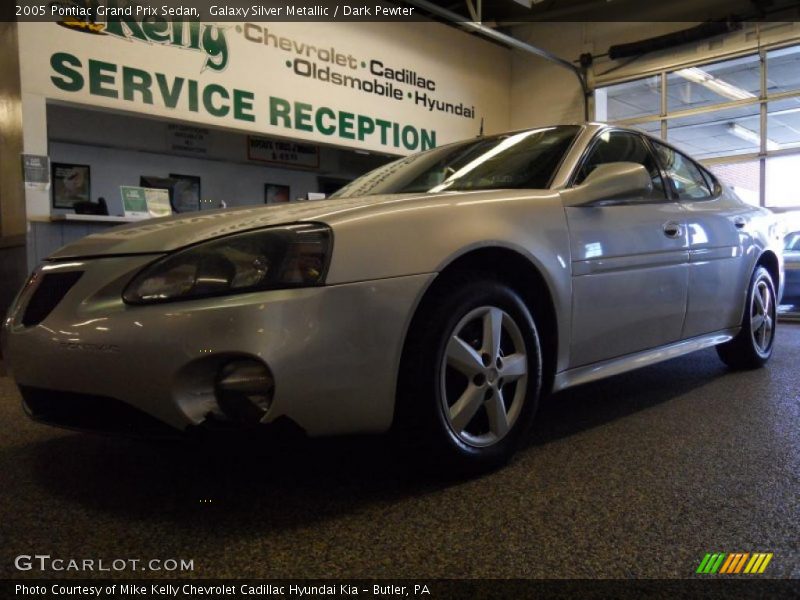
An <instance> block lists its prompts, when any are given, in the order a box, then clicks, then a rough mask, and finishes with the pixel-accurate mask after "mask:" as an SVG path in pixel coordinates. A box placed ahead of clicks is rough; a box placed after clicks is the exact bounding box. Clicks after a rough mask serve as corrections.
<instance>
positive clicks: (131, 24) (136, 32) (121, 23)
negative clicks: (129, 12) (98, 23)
mask: <svg viewBox="0 0 800 600" xmlns="http://www.w3.org/2000/svg"><path fill="white" fill-rule="evenodd" d="M126 29H127V31H129V32H130V34H128V33H126ZM103 31H104V32H105V33H107V34H109V35H115V36H117V37H121V38H127V37H128V35H131V36H133V37H135V38H136V39H137V40H141V41H143V42H146V41H147V36H146V35H145V34H144V31H142V28H141V26H140V25H139V23H138V22H137V21H136V19H133V18H131V19H130V20H128V19H121V18H119V17H116V18H115V17H109V18H108V22H107V23H106V28H105V29H104V30H103Z"/></svg>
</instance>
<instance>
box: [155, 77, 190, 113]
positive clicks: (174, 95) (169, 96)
mask: <svg viewBox="0 0 800 600" xmlns="http://www.w3.org/2000/svg"><path fill="white" fill-rule="evenodd" d="M183 82H184V79H183V77H176V78H175V80H174V81H173V83H172V88H170V87H169V83H168V82H167V77H166V76H165V75H163V74H161V73H156V83H158V90H159V92H161V97H162V98H163V99H164V106H166V107H167V108H175V107H176V106H178V99H179V98H180V97H181V90H183Z"/></svg>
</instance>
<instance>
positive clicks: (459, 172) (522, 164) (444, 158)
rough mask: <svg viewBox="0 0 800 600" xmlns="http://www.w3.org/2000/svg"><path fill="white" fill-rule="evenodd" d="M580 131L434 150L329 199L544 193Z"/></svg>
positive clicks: (550, 130) (565, 128)
mask: <svg viewBox="0 0 800 600" xmlns="http://www.w3.org/2000/svg"><path fill="white" fill-rule="evenodd" d="M579 130H580V127H579V126H577V125H562V126H558V127H547V128H542V129H533V130H530V131H522V132H519V133H509V134H503V135H496V136H491V137H481V138H477V139H474V140H469V141H467V142H459V143H456V144H449V145H447V146H442V147H441V148H434V149H433V150H428V151H426V152H421V153H419V154H413V155H411V156H407V157H405V158H401V159H399V160H396V161H394V162H391V163H389V164H387V165H384V166H382V167H379V168H378V169H375V170H374V171H370V172H369V173H367V174H366V175H363V176H362V177H359V178H358V179H356V180H355V181H353V182H351V183H350V184H348V185H346V186H345V187H343V188H342V189H341V190H339V191H338V192H337V193H336V194H334V195H333V196H331V197H332V198H352V197H355V196H373V195H376V194H412V193H413V194H419V193H429V194H435V193H438V192H454V191H468V190H491V189H503V188H505V189H508V188H527V189H545V188H547V187H548V186H549V184H550V180H551V179H552V178H553V174H554V173H555V170H556V169H557V168H558V165H559V164H560V163H561V159H562V158H563V156H564V154H565V153H566V152H567V150H568V149H569V147H570V145H571V144H572V141H573V140H574V139H575V136H576V135H577V134H578V131H579Z"/></svg>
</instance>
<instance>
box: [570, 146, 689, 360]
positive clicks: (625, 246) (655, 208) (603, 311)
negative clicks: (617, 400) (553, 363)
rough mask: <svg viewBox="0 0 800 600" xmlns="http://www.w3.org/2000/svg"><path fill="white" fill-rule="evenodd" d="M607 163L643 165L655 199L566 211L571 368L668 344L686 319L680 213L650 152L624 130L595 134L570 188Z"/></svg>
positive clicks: (685, 251)
mask: <svg viewBox="0 0 800 600" xmlns="http://www.w3.org/2000/svg"><path fill="white" fill-rule="evenodd" d="M609 162H635V163H638V164H641V165H644V167H645V168H646V169H647V170H648V172H649V173H650V175H651V177H652V180H653V192H652V194H650V195H649V196H648V197H643V198H630V199H626V200H623V201H619V202H617V203H614V204H612V205H602V206H581V207H566V208H565V211H566V215H567V223H568V226H569V235H570V247H571V254H572V273H573V279H572V286H573V296H572V298H573V300H572V302H573V304H572V340H571V346H570V367H577V366H581V365H586V364H590V363H594V362H597V361H601V360H605V359H609V358H614V357H618V356H623V355H625V354H630V353H633V352H637V351H639V350H645V349H649V348H654V347H656V346H661V345H663V344H667V343H669V342H674V341H676V340H678V339H679V338H680V335H681V328H682V326H683V320H684V316H685V309H686V295H687V277H688V274H687V271H688V238H687V233H686V225H685V220H684V218H685V213H686V211H684V210H683V209H682V208H681V207H680V205H679V204H678V203H677V202H675V201H673V200H670V199H669V198H668V195H667V188H666V185H665V182H664V179H663V174H662V172H661V170H660V169H659V167H658V163H657V162H656V160H655V158H654V156H653V153H652V151H651V149H650V147H649V146H648V145H647V143H646V142H645V141H644V139H643V138H642V136H640V135H639V134H636V133H633V132H629V131H615V130H606V131H604V132H602V133H600V134H599V135H598V137H597V138H596V139H595V140H594V141H593V143H592V144H590V146H589V149H588V150H587V152H586V154H585V156H584V158H583V161H582V163H581V164H579V166H578V169H577V171H576V173H575V176H574V178H573V181H572V184H573V185H578V184H580V183H581V182H582V181H583V180H584V179H585V178H586V177H587V176H588V175H589V173H591V171H592V170H593V169H594V168H595V167H597V166H598V165H600V164H605V163H609Z"/></svg>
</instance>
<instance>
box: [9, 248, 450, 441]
mask: <svg viewBox="0 0 800 600" xmlns="http://www.w3.org/2000/svg"><path fill="white" fill-rule="evenodd" d="M153 258H154V257H153V256H135V257H110V258H102V259H95V260H89V261H75V262H71V263H69V264H68V265H66V266H65V267H64V268H66V269H76V270H82V271H84V274H83V276H82V277H81V278H80V279H79V280H78V281H77V283H75V284H74V286H73V287H72V288H71V289H70V290H69V291H68V292H67V293H66V295H65V296H64V298H63V299H62V300H61V301H60V302H59V303H58V304H57V305H56V307H55V308H54V309H53V310H52V312H51V313H50V314H49V315H48V316H47V317H46V318H44V320H42V321H41V322H40V323H38V324H37V325H34V326H29V327H25V326H23V325H22V322H21V317H20V314H21V313H22V312H23V310H24V307H25V302H26V301H27V300H28V299H29V297H30V293H31V292H30V291H26V292H23V294H21V296H20V298H19V299H18V300H17V305H15V307H14V308H12V311H11V313H10V316H9V318H8V319H6V322H5V324H4V331H3V334H4V337H5V340H4V345H5V353H6V356H7V359H8V365H9V367H10V371H11V374H12V376H13V378H14V379H15V381H16V382H17V384H18V385H19V386H20V387H21V389H23V390H24V391H25V392H26V393H30V391H29V390H31V389H33V390H35V392H36V393H38V394H41V393H44V392H47V391H51V392H58V393H59V394H62V395H63V394H67V395H87V396H91V397H92V398H101V399H102V398H108V399H113V400H116V401H120V402H121V403H124V404H125V405H128V406H131V407H134V408H136V409H138V410H139V411H142V412H143V413H145V414H147V415H149V416H151V417H154V418H155V419H157V420H158V421H160V422H163V423H166V424H168V425H170V426H172V427H173V428H177V429H186V428H188V427H190V426H192V425H199V424H202V423H203V422H204V421H206V419H208V417H209V415H211V414H213V413H215V412H217V413H218V412H219V411H218V406H217V404H216V398H215V395H214V382H215V380H216V378H217V375H218V373H219V370H220V368H221V367H222V365H223V364H225V363H226V362H227V361H230V360H232V359H236V358H243V357H250V358H256V359H258V360H261V361H263V362H264V363H265V364H266V365H267V366H268V367H269V369H270V370H271V372H272V374H273V376H274V379H275V395H274V400H273V403H272V407H271V408H270V411H269V412H268V413H267V415H266V417H265V419H264V421H265V422H273V421H275V420H276V419H279V418H281V417H287V418H288V419H290V420H291V421H293V422H295V423H296V424H297V425H298V426H300V427H301V428H302V429H303V430H304V431H305V432H306V433H307V434H309V435H312V436H316V435H328V434H340V433H374V432H381V431H385V430H387V429H388V428H389V427H390V425H391V422H392V418H393V413H394V394H395V388H396V376H397V367H398V365H399V362H400V354H401V351H402V345H403V340H404V338H405V332H406V329H407V326H408V323H409V322H410V318H411V314H412V311H413V307H414V306H415V305H416V303H417V301H418V299H419V297H420V296H421V294H422V292H423V291H424V289H425V288H426V287H427V285H428V282H429V281H430V280H431V279H432V278H433V276H434V275H433V274H423V275H413V276H408V277H397V278H390V279H383V280H377V281H365V282H358V283H350V284H341V285H335V286H329V287H318V288H305V289H293V290H277V291H269V292H260V293H251V294H241V295H232V296H227V297H222V298H211V299H204V300H193V301H187V302H174V303H168V304H160V305H150V306H129V305H126V304H125V303H124V302H123V301H122V299H121V295H122V291H123V289H124V287H125V285H126V283H127V282H128V281H129V280H130V278H131V277H132V276H133V275H134V274H135V273H136V272H138V270H139V269H140V268H141V267H142V266H144V265H145V264H147V263H148V262H150V261H151V260H153ZM59 394H53V398H54V401H58V396H59ZM101 402H102V400H101Z"/></svg>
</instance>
